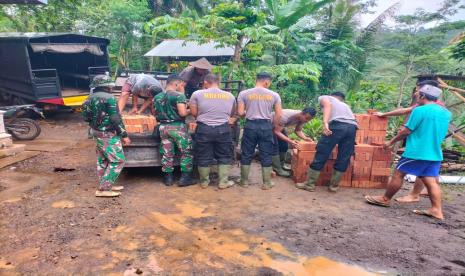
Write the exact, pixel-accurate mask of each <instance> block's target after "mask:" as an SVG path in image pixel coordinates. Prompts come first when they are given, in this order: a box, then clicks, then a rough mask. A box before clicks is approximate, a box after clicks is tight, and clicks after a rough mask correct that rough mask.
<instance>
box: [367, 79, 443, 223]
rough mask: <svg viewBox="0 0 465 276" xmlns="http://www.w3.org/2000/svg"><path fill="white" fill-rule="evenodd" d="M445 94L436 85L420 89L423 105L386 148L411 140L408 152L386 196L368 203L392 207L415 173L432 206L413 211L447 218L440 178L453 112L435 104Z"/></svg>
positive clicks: (372, 198) (392, 179)
mask: <svg viewBox="0 0 465 276" xmlns="http://www.w3.org/2000/svg"><path fill="white" fill-rule="evenodd" d="M441 93H442V91H441V89H439V88H437V87H434V86H432V85H423V86H422V87H421V88H420V89H419V93H418V94H417V102H418V104H419V106H418V107H417V108H415V109H414V110H413V111H412V114H411V115H410V118H409V120H408V122H407V123H406V124H405V125H404V126H403V127H401V128H400V131H399V132H398V134H397V135H396V136H395V137H394V138H392V140H391V141H389V142H387V143H386V145H385V147H386V148H390V147H392V146H393V145H394V144H395V143H396V142H398V141H401V140H402V139H403V138H405V137H407V145H406V147H405V152H404V153H403V154H402V158H401V159H400V160H399V162H398V163H397V166H396V170H395V172H394V175H393V176H392V178H391V181H390V182H389V184H388V186H387V188H386V191H385V193H384V195H382V196H369V195H367V196H365V200H366V201H367V202H368V203H370V204H374V205H378V206H383V207H389V206H390V203H391V199H392V197H393V196H394V195H395V194H396V193H397V192H398V191H399V190H400V188H401V187H402V183H403V179H404V176H405V175H406V174H411V175H414V176H416V177H419V178H421V180H422V181H423V183H424V184H425V185H426V188H427V189H428V193H429V195H430V200H431V205H432V207H431V208H430V209H429V210H414V211H413V212H414V213H415V214H418V215H425V216H428V217H433V218H436V219H440V220H442V219H444V215H443V213H442V205H441V188H440V187H439V183H438V181H437V177H438V176H439V170H440V168H441V161H442V159H443V156H442V149H441V144H442V141H443V140H444V138H445V137H446V134H447V131H448V127H449V122H450V120H451V113H450V112H449V111H448V110H447V109H445V108H444V107H442V106H440V105H437V104H435V103H434V102H435V101H437V99H438V98H439V97H440V95H441Z"/></svg>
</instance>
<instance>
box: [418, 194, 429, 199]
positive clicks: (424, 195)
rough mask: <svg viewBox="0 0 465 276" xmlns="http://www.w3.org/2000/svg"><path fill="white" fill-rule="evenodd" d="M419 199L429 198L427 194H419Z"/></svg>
mask: <svg viewBox="0 0 465 276" xmlns="http://www.w3.org/2000/svg"><path fill="white" fill-rule="evenodd" d="M420 196H421V197H426V198H429V194H420Z"/></svg>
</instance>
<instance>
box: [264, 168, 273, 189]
mask: <svg viewBox="0 0 465 276" xmlns="http://www.w3.org/2000/svg"><path fill="white" fill-rule="evenodd" d="M272 171H273V168H272V167H262V178H263V185H262V189H263V190H269V189H271V188H273V187H274V183H273V182H272V181H271V172H272Z"/></svg>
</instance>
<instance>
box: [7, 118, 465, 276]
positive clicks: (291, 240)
mask: <svg viewBox="0 0 465 276" xmlns="http://www.w3.org/2000/svg"><path fill="white" fill-rule="evenodd" d="M42 126H43V132H42V133H43V134H42V135H41V137H39V139H64V140H68V141H71V142H73V143H71V144H72V146H70V147H68V148H67V149H64V150H62V151H57V152H43V153H42V154H41V155H39V156H37V157H34V158H32V159H29V160H26V161H23V162H20V163H17V164H14V165H12V166H10V167H7V168H4V169H2V170H0V220H1V221H0V233H1V235H0V274H1V275H63V274H67V275H68V274H79V275H95V274H108V275H194V274H195V275H281V274H284V275H369V274H370V272H374V273H379V274H384V273H388V274H403V275H411V274H418V275H459V274H461V273H465V250H464V249H465V198H464V197H465V196H464V195H463V188H460V187H453V186H445V187H444V188H443V190H444V208H445V216H446V220H445V221H444V222H438V221H435V220H432V219H429V218H426V217H421V216H418V215H415V214H413V213H412V212H411V210H413V209H419V208H427V207H428V206H429V201H428V200H427V199H422V201H421V202H420V203H415V204H406V205H399V204H394V205H393V206H392V207H391V208H381V207H374V206H370V205H368V204H366V203H365V202H364V200H363V195H364V194H366V193H371V194H372V193H375V194H376V193H380V192H382V191H379V190H378V191H376V190H364V189H343V190H341V191H340V192H339V193H337V194H330V193H328V192H327V191H326V190H325V189H324V188H319V189H317V191H316V192H314V193H309V192H305V191H300V190H297V189H295V188H294V187H293V185H292V182H291V180H288V179H283V178H275V181H276V183H277V186H276V187H275V188H274V189H272V190H269V191H263V190H261V189H260V187H259V183H260V180H259V179H260V170H259V167H258V166H257V165H256V164H255V165H254V167H253V170H252V173H251V174H252V175H251V179H252V181H251V182H252V185H251V186H250V187H249V188H248V189H243V188H240V187H233V188H230V189H228V190H218V189H217V187H216V186H211V187H209V188H208V189H206V190H203V189H201V188H200V187H198V186H192V187H187V188H178V187H166V186H164V185H163V184H162V183H161V175H160V174H161V173H160V170H159V169H157V168H145V169H131V170H125V171H124V172H123V174H122V176H121V178H120V180H119V184H122V185H124V186H125V190H124V192H123V195H122V196H121V197H119V198H114V199H102V198H96V197H94V192H95V188H96V176H95V154H94V145H93V142H92V140H88V139H87V133H86V127H85V125H84V124H83V123H82V122H81V121H80V116H79V114H61V115H57V116H54V117H53V118H50V119H48V120H47V121H46V122H43V123H42ZM50 146H51V147H53V146H54V145H50ZM56 146H57V145H56ZM55 167H59V168H73V169H75V170H73V171H63V172H54V168H55ZM231 174H232V175H234V176H238V175H239V170H238V168H237V167H235V168H234V169H233V170H232V172H231ZM406 192H407V191H406V190H403V191H402V192H401V194H405V193H406Z"/></svg>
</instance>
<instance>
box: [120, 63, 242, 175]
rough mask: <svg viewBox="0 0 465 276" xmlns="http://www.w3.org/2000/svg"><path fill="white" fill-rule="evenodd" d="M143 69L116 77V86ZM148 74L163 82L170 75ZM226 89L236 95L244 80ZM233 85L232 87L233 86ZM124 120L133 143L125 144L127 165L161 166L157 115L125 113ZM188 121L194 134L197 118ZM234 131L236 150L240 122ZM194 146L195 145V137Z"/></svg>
mask: <svg viewBox="0 0 465 276" xmlns="http://www.w3.org/2000/svg"><path fill="white" fill-rule="evenodd" d="M140 72H141V71H137V72H134V71H131V72H124V73H123V74H122V75H120V76H119V77H118V78H117V79H116V86H117V87H121V86H122V85H123V84H124V81H125V80H126V79H127V78H128V77H129V75H130V74H133V73H140ZM143 73H146V74H152V76H154V77H155V78H157V79H159V80H160V81H161V82H162V84H164V80H166V77H167V76H168V74H167V73H162V72H147V71H146V72H143ZM222 85H223V87H224V89H225V90H229V91H231V92H232V93H233V94H234V95H235V96H237V94H238V93H239V92H240V91H241V90H242V87H243V82H242V81H230V82H223V83H222ZM231 87H232V88H231ZM122 117H123V121H124V124H125V126H126V130H127V131H128V134H129V138H130V139H131V144H129V145H127V146H124V153H125V155H126V163H125V167H128V168H130V167H158V166H161V156H160V140H159V138H157V137H155V135H153V130H154V128H155V127H156V125H157V122H156V120H155V117H154V116H152V115H149V114H146V115H123V116H122ZM186 123H187V124H188V125H190V126H191V127H190V134H191V135H193V134H194V128H193V127H192V126H194V125H193V123H194V124H195V120H194V118H193V117H192V116H189V117H187V118H186ZM231 131H232V133H233V147H234V148H232V149H231V150H233V151H234V150H235V148H236V146H237V144H238V142H239V132H240V127H239V123H236V124H235V125H233V126H231ZM193 138H194V147H195V137H194V135H193ZM175 165H179V158H176V159H175Z"/></svg>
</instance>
